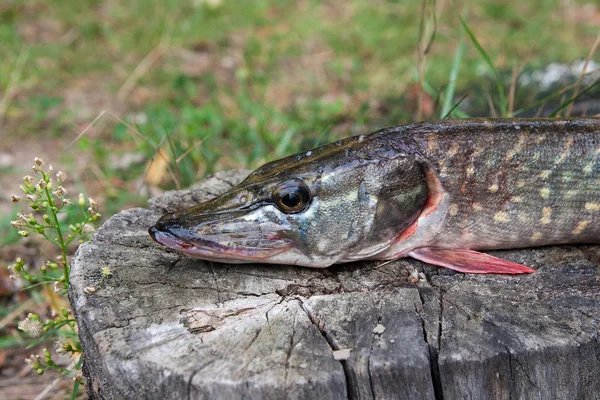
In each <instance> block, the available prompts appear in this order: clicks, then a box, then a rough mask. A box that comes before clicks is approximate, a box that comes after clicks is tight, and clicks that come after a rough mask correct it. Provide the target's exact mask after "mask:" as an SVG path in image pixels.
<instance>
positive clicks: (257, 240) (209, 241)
mask: <svg viewBox="0 0 600 400" xmlns="http://www.w3.org/2000/svg"><path fill="white" fill-rule="evenodd" d="M210 203H211V202H207V203H203V204H202V206H204V207H206V208H208V209H211V208H212V207H211V204H210ZM208 209H207V210H201V209H200V207H194V208H191V209H187V210H182V211H179V212H174V213H169V214H165V215H164V216H162V217H161V218H160V219H159V220H158V221H157V222H156V224H155V225H153V226H151V227H150V228H149V229H148V232H149V234H150V236H151V237H152V238H153V239H154V240H155V241H156V242H158V243H160V244H162V245H163V246H165V247H168V248H170V249H173V250H176V251H178V252H181V253H184V254H186V255H188V256H190V257H194V258H202V259H205V260H210V261H221V262H228V263H264V262H267V263H268V262H270V260H271V259H272V258H273V257H275V256H276V255H278V254H281V253H282V252H286V251H290V250H291V247H292V246H293V242H292V241H291V240H289V239H286V238H285V237H283V236H282V233H283V231H282V229H281V227H280V226H275V225H272V224H264V223H263V224H261V229H256V223H255V222H256V221H254V220H253V219H252V218H249V217H248V214H247V213H246V212H244V211H237V210H234V211H230V212H203V211H208Z"/></svg>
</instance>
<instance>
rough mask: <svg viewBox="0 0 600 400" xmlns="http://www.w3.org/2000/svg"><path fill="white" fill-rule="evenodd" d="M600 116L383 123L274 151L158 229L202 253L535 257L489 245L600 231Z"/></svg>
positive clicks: (310, 257)
mask: <svg viewBox="0 0 600 400" xmlns="http://www.w3.org/2000/svg"><path fill="white" fill-rule="evenodd" d="M599 216H600V120H599V119H594V118H587V119H566V120H562V119H467V120H445V121H440V122H423V123H415V124H410V125H405V126H399V127H393V128H387V129H382V130H380V131H377V132H374V133H372V134H370V135H360V136H356V137H351V138H348V139H344V140H340V141H337V142H335V143H332V144H329V145H325V146H321V147H318V148H316V149H313V150H310V151H307V152H303V153H298V154H295V155H292V156H289V157H286V158H283V159H281V160H277V161H273V162H271V163H268V164H265V165H263V166H261V167H260V168H258V169H257V170H255V171H254V172H252V173H251V174H250V175H249V176H248V178H246V180H244V181H243V182H242V183H240V184H239V185H237V186H236V187H234V188H232V189H231V190H229V191H227V192H226V193H224V194H222V195H221V196H218V197H216V198H215V199H212V200H210V201H207V202H205V203H201V204H198V205H196V206H194V207H191V208H189V209H186V210H182V211H178V212H175V213H170V214H166V215H165V216H163V217H162V218H161V219H160V220H159V221H158V222H157V223H156V225H154V226H153V227H151V228H150V234H151V235H152V236H153V237H154V239H155V240H156V241H158V242H159V243H161V244H163V245H165V246H167V247H170V248H173V249H176V250H178V251H181V252H183V253H186V254H189V255H191V256H194V257H198V258H203V259H208V260H213V261H223V262H268V263H278V264H294V265H302V266H308V267H327V266H330V265H332V264H335V263H343V262H351V261H356V260H363V259H376V260H392V259H397V258H402V257H413V258H417V259H420V260H422V261H425V262H428V263H431V264H435V265H439V266H443V267H448V268H451V269H454V270H457V271H462V272H472V273H487V272H493V273H525V272H533V270H532V269H530V268H527V267H525V266H521V265H519V264H515V263H512V262H508V261H505V260H501V259H498V258H495V257H492V256H490V255H487V254H486V253H481V252H479V251H478V250H493V249H512V248H520V247H531V246H541V245H554V244H568V243H600V224H598V221H599Z"/></svg>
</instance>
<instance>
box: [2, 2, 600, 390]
mask: <svg viewBox="0 0 600 400" xmlns="http://www.w3.org/2000/svg"><path fill="white" fill-rule="evenodd" d="M425 1H427V3H426V5H427V8H426V10H427V11H428V13H427V14H426V17H425V20H424V22H425V23H426V24H427V25H428V26H429V27H432V26H433V19H432V17H431V10H436V11H437V18H436V28H435V40H434V41H433V44H432V46H431V48H430V51H429V52H428V54H427V55H426V58H425V59H424V60H423V62H422V63H421V65H419V60H418V58H417V55H416V48H417V42H418V40H419V21H420V20H421V8H422V6H421V3H420V2H407V1H401V0H378V1H364V0H347V1H342V0H328V1H317V0H306V1H300V2H287V1H283V0H253V1H240V0H235V1H234V0H222V1H221V2H220V4H219V5H218V6H216V7H210V6H208V5H207V4H206V3H207V2H206V1H202V0H186V1H174V0H163V1H158V2H157V1H154V0H152V1H151V0H136V1H130V2H118V1H112V2H106V1H100V0H80V1H75V0H60V1H50V0H5V1H3V2H2V3H0V105H2V101H3V98H4V97H3V96H6V93H7V89H9V88H10V89H11V90H12V96H11V97H10V98H4V104H5V105H6V106H7V107H6V108H5V109H2V108H1V107H0V113H2V114H1V115H0V121H2V122H0V124H1V125H0V130H1V132H2V135H3V140H5V142H4V143H8V144H9V146H13V147H14V146H27V144H28V143H34V142H38V141H39V142H40V143H41V144H42V148H44V149H45V150H46V151H47V154H45V155H46V156H51V157H52V159H51V160H50V159H46V161H47V162H51V163H53V164H54V165H55V166H56V167H57V168H60V169H64V170H65V171H66V172H67V173H68V174H69V176H70V177H71V178H73V179H74V180H75V188H74V189H73V190H76V191H81V192H86V193H88V194H90V195H92V196H93V197H94V198H97V199H99V200H100V202H101V204H102V209H101V212H102V213H103V214H104V215H105V216H110V215H112V214H114V213H116V212H118V211H119V210H120V209H122V208H125V207H129V206H133V205H143V204H144V202H145V199H146V197H147V193H146V192H142V193H140V194H138V187H139V185H140V182H141V180H142V177H143V176H144V174H145V173H146V172H147V162H142V163H133V164H131V165H129V166H128V167H127V168H118V167H116V165H115V157H117V158H119V157H122V156H123V155H125V154H132V153H142V154H143V155H144V160H145V161H149V160H151V159H152V158H153V157H154V156H155V154H156V150H157V148H159V147H160V148H161V149H162V150H164V151H165V152H166V154H168V158H169V164H170V171H172V176H171V177H169V175H171V174H170V173H169V174H167V178H166V179H165V180H164V182H163V183H162V184H161V186H162V187H163V188H165V189H168V188H174V187H186V186H189V185H191V184H193V183H195V182H198V181H199V180H201V179H202V178H203V177H204V176H206V175H207V174H211V173H213V172H216V171H218V170H222V169H229V168H241V167H246V168H254V167H257V166H258V165H259V164H261V163H263V162H265V161H269V160H273V159H277V158H280V157H282V156H285V155H287V154H290V153H293V152H296V151H299V150H305V149H307V148H310V147H313V146H315V145H319V144H323V143H326V142H328V141H332V140H336V139H338V138H341V137H346V136H350V135H354V134H359V133H365V132H368V131H370V130H374V129H377V128H380V127H383V126H390V125H398V124H402V123H407V122H410V121H412V120H413V119H414V118H415V115H417V112H416V110H417V105H416V102H417V98H418V96H415V93H414V91H415V87H416V88H417V92H418V87H419V83H422V90H423V91H424V94H423V96H421V97H422V98H425V100H427V101H430V102H433V103H434V106H435V107H434V110H433V112H432V113H431V114H430V115H425V117H426V118H446V117H465V116H467V114H466V112H465V109H464V108H463V107H462V106H463V100H465V97H464V96H465V95H468V97H466V101H465V103H466V102H467V101H468V102H469V103H470V109H471V110H478V111H473V112H474V113H479V114H482V113H483V114H485V115H489V113H490V111H489V106H488V100H487V96H489V97H490V101H491V102H492V103H493V104H494V108H495V109H496V111H498V113H499V114H501V115H506V114H507V113H508V110H509V107H508V99H507V93H508V89H509V86H510V73H511V70H512V69H513V68H516V67H519V66H520V65H521V63H522V61H523V59H525V58H526V57H528V59H529V62H528V65H529V68H533V69H535V68H540V67H543V66H546V65H548V64H549V63H550V62H564V63H568V62H572V61H574V60H581V59H584V58H585V57H586V56H587V54H588V52H589V49H590V47H591V46H592V44H593V42H594V40H595V38H596V35H597V34H598V28H597V26H596V25H594V23H593V21H592V19H589V20H586V19H585V16H586V13H587V11H585V10H584V9H583V5H584V4H586V3H589V1H588V0H576V1H572V2H569V9H568V10H567V9H565V6H564V4H565V3H564V2H562V1H560V0H551V1H547V0H534V1H529V2H523V1H516V0H508V1H504V2H498V1H482V2H470V3H468V4H467V3H466V4H463V3H456V2H446V3H444V4H445V6H444V8H440V5H439V4H436V3H435V2H433V1H431V0H425ZM598 12H600V11H598ZM461 17H462V19H461ZM430 33H431V32H430ZM557 33H560V34H557ZM150 61H151V62H150ZM420 67H422V69H419V68H420ZM135 71H138V72H139V71H142V73H139V74H138V73H137V72H135ZM419 71H422V72H423V73H422V76H421V75H420V73H419ZM592 89H594V90H597V89H598V88H597V87H595V88H591V89H590V88H589V87H582V88H581V90H580V92H579V93H583V94H585V93H586V92H587V91H590V90H592ZM538 95H540V93H532V92H531V90H529V89H528V90H521V91H517V98H516V99H515V100H516V101H515V109H516V110H517V111H515V113H514V114H515V115H520V113H522V112H523V111H524V109H527V108H532V107H533V108H534V109H535V107H537V106H539V105H543V104H545V103H546V102H550V103H552V102H554V104H556V106H555V109H556V110H557V112H558V111H563V112H564V110H565V108H567V107H568V105H569V101H570V100H571V99H572V98H573V96H574V93H573V92H572V91H571V92H567V93H565V94H562V93H560V92H552V93H543V94H541V95H540V96H538ZM536 96H537V97H536ZM105 109H109V111H111V113H112V115H114V116H116V117H117V118H120V119H122V120H123V121H124V122H125V123H124V124H123V123H120V122H115V121H114V119H112V118H111V117H109V116H108V114H106V115H105V116H104V117H103V118H101V120H100V121H97V123H95V124H94V126H93V127H91V128H90V129H89V130H88V131H87V133H86V135H85V136H83V137H82V138H80V139H79V140H78V141H77V143H76V144H75V145H73V146H72V147H69V148H67V147H66V146H67V144H68V143H70V142H71V140H73V139H74V138H75V137H76V136H77V135H78V134H79V133H80V132H82V131H83V130H84V128H85V127H86V126H88V124H90V123H91V122H92V121H93V120H94V118H95V117H96V116H98V115H99V114H100V113H101V112H102V111H103V110H105ZM481 110H484V111H481ZM133 131H135V132H136V133H134V132H133ZM140 133H141V135H140ZM8 150H11V148H10V147H9V149H8ZM34 156H43V154H32V155H31V157H32V158H33V157H34ZM82 161H83V162H82ZM0 172H1V173H6V174H14V176H15V182H14V186H13V187H11V188H10V189H11V190H12V191H15V192H16V189H17V188H18V185H19V183H20V177H21V176H22V175H23V174H19V173H17V172H14V171H13V170H10V169H3V170H2V171H0ZM9 191H10V190H9ZM75 193H77V192H75ZM9 195H10V193H9ZM72 197H73V198H75V197H76V196H75V195H73V196H72ZM17 210H18V209H17V208H15V209H14V212H12V213H10V214H7V215H3V216H2V217H1V218H0V238H1V239H0V249H1V248H2V247H4V246H7V245H11V244H15V243H16V242H17V240H18V238H19V236H18V235H17V234H16V232H15V230H14V229H12V228H11V227H9V225H8V224H9V222H10V220H12V219H14V216H15V215H16V212H17ZM69 223H70V219H67V220H66V221H64V224H65V225H68V224H69ZM2 261H4V262H9V261H10V260H2ZM35 294H36V293H35V292H34V293H33V295H35ZM38 297H39V296H38ZM1 300H2V303H0V316H3V315H6V314H7V313H8V312H9V310H10V309H11V308H9V307H13V308H14V307H15V305H14V303H11V301H12V300H10V299H9V298H3V299H1ZM4 305H6V307H4ZM7 329H9V328H7ZM7 329H4V330H3V331H1V332H0V348H4V347H13V346H18V345H19V344H22V340H21V339H20V336H19V335H15V334H14V329H13V331H12V333H10V332H9V330H7ZM74 393H77V388H75V390H74Z"/></svg>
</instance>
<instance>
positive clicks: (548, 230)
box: [415, 120, 600, 250]
mask: <svg viewBox="0 0 600 400" xmlns="http://www.w3.org/2000/svg"><path fill="white" fill-rule="evenodd" d="M431 129H432V132H431V133H426V134H418V135H416V137H415V139H416V140H417V141H423V140H424V141H426V142H427V145H426V146H425V152H424V157H425V158H426V159H427V160H428V161H429V162H430V163H431V164H432V166H433V168H435V170H436V171H437V172H438V174H439V177H440V180H441V182H442V185H443V186H444V188H445V189H446V191H447V192H448V195H449V197H450V200H449V201H450V202H451V204H450V206H449V213H448V216H447V218H446V220H445V222H444V224H443V228H442V229H441V230H440V232H439V234H438V235H437V236H436V237H435V238H432V240H434V241H443V243H440V244H442V245H444V246H458V247H465V246H466V247H467V248H474V247H476V248H477V249H481V250H484V249H497V248H517V247H529V246H535V245H539V244H545V245H547V244H563V243H570V242H573V241H575V240H577V241H580V242H594V241H597V240H598V238H599V237H600V229H599V228H600V226H599V225H598V224H594V223H593V221H594V219H596V218H597V217H598V213H597V212H594V211H593V210H591V209H590V204H592V205H593V204H596V203H600V184H599V176H600V174H599V170H600V157H599V155H598V154H599V152H600V150H599V149H600V135H599V134H598V131H599V123H598V121H597V120H572V121H556V120H526V121H520V122H519V123H515V122H514V121H513V120H484V121H477V122H475V123H474V122H471V121H468V122H462V123H461V122H458V123H456V122H454V123H445V124H436V125H434V126H432V127H431ZM431 143H436V145H434V146H432V144H431ZM432 148H433V149H434V150H431V151H428V150H427V149H432ZM454 148H458V150H457V151H454V150H453V149H454ZM475 149H479V151H476V150H475ZM586 166H587V167H588V168H587V169H586ZM589 166H591V168H589ZM584 169H585V172H584ZM442 170H443V172H442ZM586 204H588V209H586V206H585V205H586ZM592 208H593V207H592ZM580 224H584V225H585V226H584V228H583V229H581V230H580V231H578V232H575V233H574V231H576V229H577V227H578V226H580V227H581V226H582V225H580Z"/></svg>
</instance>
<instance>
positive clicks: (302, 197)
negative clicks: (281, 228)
mask: <svg viewBox="0 0 600 400" xmlns="http://www.w3.org/2000/svg"><path fill="white" fill-rule="evenodd" d="M310 199H311V194H310V190H309V188H308V186H306V183H304V182H302V181H300V180H296V179H294V180H290V181H287V182H283V183H280V184H279V186H277V188H275V190H274V191H273V204H275V206H276V207H277V208H278V209H279V210H281V211H283V212H284V213H288V214H294V213H299V212H301V211H304V210H305V209H306V207H308V204H309V203H310Z"/></svg>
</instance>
